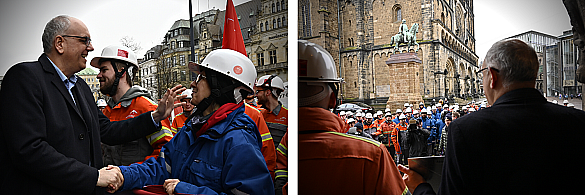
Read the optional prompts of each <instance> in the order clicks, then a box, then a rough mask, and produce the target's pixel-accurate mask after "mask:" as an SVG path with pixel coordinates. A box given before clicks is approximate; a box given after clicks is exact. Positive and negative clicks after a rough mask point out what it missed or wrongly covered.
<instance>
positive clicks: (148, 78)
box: [137, 45, 162, 98]
mask: <svg viewBox="0 0 585 195" xmlns="http://www.w3.org/2000/svg"><path fill="white" fill-rule="evenodd" d="M161 49H162V45H157V46H154V47H152V48H150V49H149V50H148V51H146V53H145V54H144V58H143V59H141V60H139V62H138V67H139V68H140V70H139V74H138V75H139V77H138V78H139V79H137V81H138V82H139V83H140V86H142V87H144V88H145V89H147V90H148V91H149V93H150V97H153V98H158V97H159V96H158V94H159V91H158V79H157V78H158V77H157V72H158V66H157V61H158V57H159V56H160V54H161Z"/></svg>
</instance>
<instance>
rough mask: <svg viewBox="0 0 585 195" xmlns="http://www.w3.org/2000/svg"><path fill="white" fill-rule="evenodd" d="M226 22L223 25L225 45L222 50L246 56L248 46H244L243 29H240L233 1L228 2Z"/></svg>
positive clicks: (222, 45) (223, 44)
mask: <svg viewBox="0 0 585 195" xmlns="http://www.w3.org/2000/svg"><path fill="white" fill-rule="evenodd" d="M225 10H226V11H225V22H224V23H223V43H222V44H221V48H222V49H231V50H235V51H238V52H240V53H242V54H244V55H245V56H248V55H247V54H246V45H244V38H243V37H242V29H240V22H239V21H238V14H236V8H235V7H234V3H233V2H232V0H227V5H226V8H225Z"/></svg>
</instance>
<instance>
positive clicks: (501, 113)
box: [399, 39, 585, 195]
mask: <svg viewBox="0 0 585 195" xmlns="http://www.w3.org/2000/svg"><path fill="white" fill-rule="evenodd" d="M538 69H539V62H538V58H537V56H536V52H535V51H534V49H533V48H532V47H530V46H529V45H528V44H526V43H524V42H522V41H521V40H518V39H511V40H502V41H499V42H497V43H495V44H494V45H493V46H492V47H491V48H490V50H489V51H488V53H487V55H486V57H485V61H484V63H483V65H482V69H480V70H479V71H478V73H482V74H483V89H484V91H485V95H486V98H487V101H488V103H489V104H491V105H492V107H490V108H484V109H481V110H479V111H478V112H474V113H471V114H468V115H466V116H463V117H461V118H459V119H457V120H454V121H453V122H452V123H451V125H450V126H449V127H448V128H449V134H448V140H449V142H447V151H446V155H445V162H444V165H443V173H442V176H441V177H442V178H441V185H440V188H439V194H574V192H582V191H583V189H582V188H583V187H582V183H583V182H582V181H583V179H582V178H581V177H582V175H581V174H582V173H584V172H585V168H584V166H583V161H582V159H583V157H582V156H581V154H583V151H584V150H585V145H584V144H583V141H582V140H583V137H585V131H583V128H584V127H585V112H583V111H581V110H577V109H573V108H567V107H563V106H560V105H556V104H553V103H549V102H548V101H547V100H546V98H544V97H543V96H542V94H540V92H539V91H538V90H536V89H535V88H534V86H535V84H536V75H537V73H538ZM552 121H554V122H552ZM399 168H400V169H401V171H403V172H405V173H406V174H405V177H404V178H403V179H404V181H405V183H406V184H407V185H408V187H409V189H410V190H413V194H415V195H417V194H434V192H433V190H432V188H431V187H430V185H429V184H428V183H424V182H425V181H424V180H423V179H422V178H421V176H420V175H419V174H418V173H416V172H414V171H412V170H410V169H408V168H406V167H403V166H400V167H399ZM421 183H422V184H421ZM419 184H420V185H419ZM567 192H568V193H567ZM571 192H573V193H571Z"/></svg>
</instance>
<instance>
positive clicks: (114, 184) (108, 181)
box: [96, 165, 124, 193]
mask: <svg viewBox="0 0 585 195" xmlns="http://www.w3.org/2000/svg"><path fill="white" fill-rule="evenodd" d="M98 173H99V174H98V181H97V184H96V186H99V187H107V188H108V192H109V193H114V192H116V191H117V190H118V189H119V188H120V187H122V184H124V175H122V171H121V170H120V168H118V167H116V166H112V165H108V167H104V168H101V169H100V170H98Z"/></svg>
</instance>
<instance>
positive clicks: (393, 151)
mask: <svg viewBox="0 0 585 195" xmlns="http://www.w3.org/2000/svg"><path fill="white" fill-rule="evenodd" d="M386 149H387V150H388V152H389V153H390V156H391V157H392V160H395V159H396V150H394V146H386ZM394 162H396V161H394Z"/></svg>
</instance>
